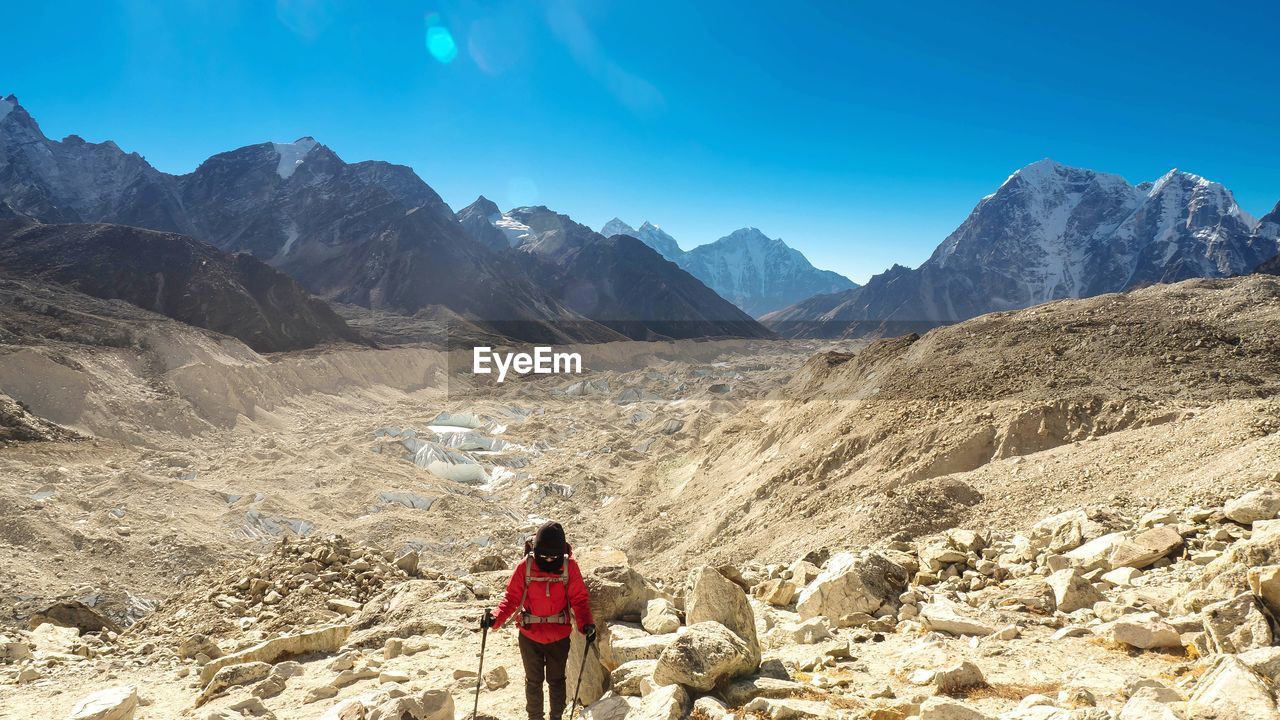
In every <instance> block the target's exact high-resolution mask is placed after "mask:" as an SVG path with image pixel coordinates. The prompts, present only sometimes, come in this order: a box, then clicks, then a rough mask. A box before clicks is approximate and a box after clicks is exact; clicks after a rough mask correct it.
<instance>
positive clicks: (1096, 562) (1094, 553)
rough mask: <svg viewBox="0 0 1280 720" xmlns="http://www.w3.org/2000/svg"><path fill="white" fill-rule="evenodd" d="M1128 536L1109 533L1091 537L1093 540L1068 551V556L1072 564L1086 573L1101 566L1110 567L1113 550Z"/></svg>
mask: <svg viewBox="0 0 1280 720" xmlns="http://www.w3.org/2000/svg"><path fill="white" fill-rule="evenodd" d="M1126 538H1128V536H1126V534H1125V533H1107V534H1105V536H1101V537H1097V538H1093V539H1091V541H1089V542H1087V543H1084V544H1082V546H1080V547H1076V548H1075V550H1071V551H1070V552H1068V553H1066V557H1068V559H1069V560H1070V561H1071V565H1074V566H1076V568H1079V569H1080V570H1082V571H1085V573H1088V571H1089V570H1097V569H1100V568H1103V569H1105V568H1108V566H1110V565H1108V559H1110V557H1111V552H1112V551H1114V550H1115V548H1116V547H1119V546H1120V544H1123V543H1124V541H1125V539H1126Z"/></svg>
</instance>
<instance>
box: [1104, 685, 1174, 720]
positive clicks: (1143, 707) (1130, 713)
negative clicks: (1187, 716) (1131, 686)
mask: <svg viewBox="0 0 1280 720" xmlns="http://www.w3.org/2000/svg"><path fill="white" fill-rule="evenodd" d="M1177 699H1178V698H1177V693H1175V692H1173V691H1172V690H1169V689H1167V688H1153V687H1144V688H1139V689H1138V691H1137V692H1135V693H1134V694H1133V695H1131V696H1129V700H1128V702H1126V703H1125V704H1124V707H1123V708H1121V709H1120V718H1119V720H1182V718H1181V717H1180V716H1179V715H1178V714H1177V713H1176V712H1174V710H1173V708H1171V707H1169V703H1170V702H1171V701H1176V700H1177Z"/></svg>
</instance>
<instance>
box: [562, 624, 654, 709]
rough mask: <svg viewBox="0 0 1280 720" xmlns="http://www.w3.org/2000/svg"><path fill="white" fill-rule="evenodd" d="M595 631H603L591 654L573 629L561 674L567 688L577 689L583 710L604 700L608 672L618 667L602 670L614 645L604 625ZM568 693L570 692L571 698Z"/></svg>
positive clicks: (583, 638)
mask: <svg viewBox="0 0 1280 720" xmlns="http://www.w3.org/2000/svg"><path fill="white" fill-rule="evenodd" d="M598 627H600V628H603V629H602V630H601V631H600V633H599V635H598V636H597V637H596V648H595V649H594V650H588V649H587V637H586V636H585V635H583V634H582V633H580V632H578V626H576V625H575V626H573V631H572V633H571V634H570V635H569V658H570V661H569V664H568V667H567V668H566V671H565V678H566V682H567V683H568V687H570V688H575V687H576V688H578V704H579V705H582V706H584V707H585V706H587V705H590V704H592V703H594V702H595V701H597V700H599V699H600V698H602V697H604V694H605V693H606V692H608V691H609V671H610V670H611V669H613V668H614V667H617V665H618V664H621V663H618V664H613V665H610V666H608V667H606V666H605V665H604V663H603V662H602V660H605V659H607V658H609V657H610V654H611V648H612V646H613V643H614V642H615V641H614V639H613V636H612V633H611V632H610V630H609V626H608V625H607V624H604V623H600V625H598ZM654 657H657V656H656V655H655V656H654ZM605 661H606V662H607V661H608V660H605ZM579 674H581V675H582V681H581V682H579V681H578V675H579ZM572 692H573V691H572V690H570V693H571V694H572ZM569 701H570V702H573V698H572V697H570V698H569Z"/></svg>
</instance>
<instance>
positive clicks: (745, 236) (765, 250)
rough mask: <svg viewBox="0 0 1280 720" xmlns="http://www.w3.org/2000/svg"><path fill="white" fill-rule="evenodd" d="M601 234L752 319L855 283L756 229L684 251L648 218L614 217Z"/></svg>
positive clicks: (853, 286)
mask: <svg viewBox="0 0 1280 720" xmlns="http://www.w3.org/2000/svg"><path fill="white" fill-rule="evenodd" d="M600 233H601V234H602V235H604V236H605V237H612V236H614V235H629V236H631V237H634V238H637V239H639V240H640V241H641V242H643V243H644V244H646V245H648V246H649V247H651V248H653V249H654V250H657V251H658V253H659V254H661V255H662V256H663V257H665V258H667V259H668V260H670V261H672V262H674V263H675V264H677V265H679V266H680V267H682V268H684V269H685V270H686V271H688V272H689V274H691V275H693V276H694V277H696V278H698V279H699V280H701V281H702V282H703V283H705V284H706V286H707V287H709V288H711V289H712V290H715V291H716V293H718V294H719V295H720V296H721V297H723V298H724V299H726V300H728V301H729V302H731V303H733V304H734V305H737V306H738V307H739V308H741V309H742V310H744V311H745V312H746V313H747V314H749V315H751V316H752V317H760V316H762V315H765V314H767V313H770V312H773V311H775V310H781V309H782V308H785V307H789V306H791V305H793V304H795V303H797V302H800V301H801V300H804V299H806V298H810V297H813V296H814V295H820V294H824V293H837V292H840V291H842V290H849V289H852V288H856V287H858V285H857V283H854V282H853V281H851V280H849V278H846V277H844V276H843V275H840V274H839V273H835V272H831V271H830V270H819V269H818V268H815V267H814V266H813V265H811V264H810V263H809V260H808V259H807V258H806V257H805V256H804V254H802V253H801V252H800V251H799V250H796V249H794V248H791V247H788V246H787V244H786V243H784V242H783V241H782V240H780V239H774V238H770V237H768V236H766V235H765V234H764V233H762V232H760V231H759V230H757V229H755V228H742V229H741V230H735V231H734V232H732V233H730V234H729V235H726V236H725V237H722V238H720V239H719V240H717V241H715V242H713V243H707V244H706V245H699V246H698V247H695V248H694V249H692V250H689V251H685V250H681V249H680V246H679V245H678V244H677V243H676V240H675V238H673V237H671V236H670V235H668V234H667V233H666V232H664V231H663V230H662V229H661V228H659V227H657V226H656V225H654V224H652V223H650V222H645V223H644V224H643V225H641V226H640V228H639V229H638V230H637V229H635V228H632V227H631V226H630V225H627V224H626V223H624V222H622V221H621V220H619V219H617V218H614V219H613V220H610V221H609V222H608V223H606V224H605V226H604V227H602V228H601V229H600Z"/></svg>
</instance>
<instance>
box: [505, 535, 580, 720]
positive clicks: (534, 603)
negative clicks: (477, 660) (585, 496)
mask: <svg viewBox="0 0 1280 720" xmlns="http://www.w3.org/2000/svg"><path fill="white" fill-rule="evenodd" d="M524 549H525V556H524V559H522V560H521V561H520V562H519V563H518V564H517V565H516V567H515V570H514V571H513V572H512V573H511V581H510V582H508V583H507V592H506V594H504V595H503V597H502V601H501V602H499V603H498V607H497V609H496V610H495V611H494V613H493V615H492V616H488V615H487V614H486V616H487V617H488V619H482V620H481V621H480V623H481V626H482V627H484V626H487V627H491V628H500V627H502V624H503V623H504V622H506V621H507V619H508V618H510V617H512V616H513V615H514V616H515V618H516V624H517V625H518V626H519V627H520V659H521V661H522V662H523V663H524V699H525V709H526V711H527V712H528V714H529V720H543V715H542V683H543V681H544V680H545V681H546V683H547V686H548V687H549V688H551V693H550V694H551V720H561V716H562V715H563V714H564V706H565V699H566V698H565V695H566V693H565V666H566V664H567V662H568V660H569V634H570V633H571V632H572V627H571V625H570V609H571V608H572V613H573V615H572V617H573V619H574V620H576V621H577V624H578V629H579V630H580V631H581V632H582V634H583V635H586V637H587V642H588V643H591V642H594V641H595V638H596V626H595V623H594V621H593V620H592V618H591V608H590V607H588V606H587V599H588V598H587V585H586V583H584V582H583V581H582V572H581V571H580V570H579V569H578V563H577V562H575V561H574V559H573V548H572V547H571V546H570V545H569V543H567V542H565V539H564V528H563V527H561V526H560V523H558V522H550V521H548V522H546V523H544V524H543V525H542V527H540V528H538V532H537V534H535V535H534V536H533V538H532V539H531V540H528V541H525V548H524Z"/></svg>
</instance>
